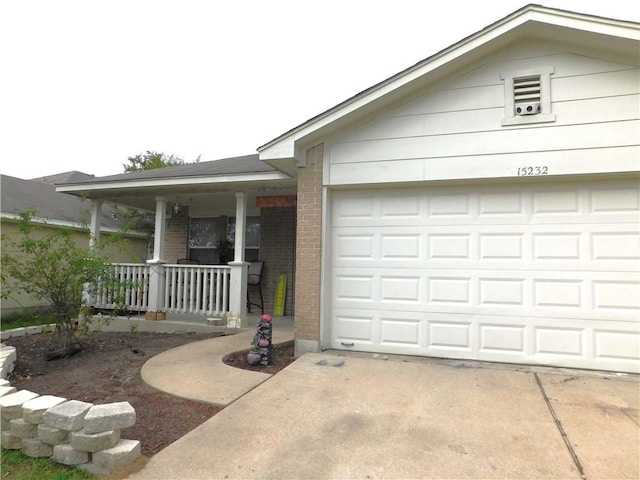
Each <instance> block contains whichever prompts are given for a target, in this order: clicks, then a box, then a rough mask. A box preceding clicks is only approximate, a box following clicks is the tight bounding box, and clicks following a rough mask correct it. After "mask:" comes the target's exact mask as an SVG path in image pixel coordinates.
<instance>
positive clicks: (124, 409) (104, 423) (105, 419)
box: [84, 402, 136, 434]
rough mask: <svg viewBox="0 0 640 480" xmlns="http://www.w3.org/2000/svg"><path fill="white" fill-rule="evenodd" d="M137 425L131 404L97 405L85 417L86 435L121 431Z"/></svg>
mask: <svg viewBox="0 0 640 480" xmlns="http://www.w3.org/2000/svg"><path fill="white" fill-rule="evenodd" d="M135 424H136V411H135V410H134V409H133V407H132V406H131V404H130V403H129V402H116V403H108V404H106V405H95V406H93V407H91V409H90V410H89V411H88V412H87V415H86V416H85V417H84V431H85V433H88V434H91V433H99V432H106V431H109V430H120V429H123V428H128V427H132V426H133V425H135Z"/></svg>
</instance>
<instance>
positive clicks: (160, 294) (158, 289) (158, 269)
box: [147, 260, 165, 315]
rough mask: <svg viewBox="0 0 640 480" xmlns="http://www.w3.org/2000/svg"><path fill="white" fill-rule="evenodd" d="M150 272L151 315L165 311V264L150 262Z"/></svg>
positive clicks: (149, 307)
mask: <svg viewBox="0 0 640 480" xmlns="http://www.w3.org/2000/svg"><path fill="white" fill-rule="evenodd" d="M147 264H148V265H149V267H150V271H149V306H148V308H147V313H148V314H149V315H154V314H157V313H158V312H164V311H165V305H164V275H165V273H164V262H163V261H161V260H160V261H158V260H148V261H147Z"/></svg>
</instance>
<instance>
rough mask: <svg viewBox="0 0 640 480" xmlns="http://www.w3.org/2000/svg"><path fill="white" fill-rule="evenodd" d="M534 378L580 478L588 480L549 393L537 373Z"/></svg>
mask: <svg viewBox="0 0 640 480" xmlns="http://www.w3.org/2000/svg"><path fill="white" fill-rule="evenodd" d="M533 376H534V377H536V383H537V384H538V388H540V392H541V393H542V397H543V398H544V401H545V403H546V404H547V408H548V409H549V413H551V417H553V421H554V422H555V424H556V427H557V429H558V431H559V432H560V435H561V436H562V440H563V441H564V444H565V445H566V446H567V450H569V454H570V455H571V458H572V459H573V463H575V465H576V468H577V469H578V473H580V478H581V479H582V480H587V477H586V475H585V474H584V469H583V468H582V464H581V463H580V459H579V458H578V455H576V452H575V450H574V449H573V446H572V445H571V442H570V441H569V437H568V436H567V432H565V431H564V428H563V427H562V422H561V421H560V419H559V418H558V415H556V412H555V410H554V409H553V405H551V401H550V400H549V397H548V396H547V392H546V391H545V390H544V387H543V386H542V382H541V381H540V377H538V374H537V373H534V374H533Z"/></svg>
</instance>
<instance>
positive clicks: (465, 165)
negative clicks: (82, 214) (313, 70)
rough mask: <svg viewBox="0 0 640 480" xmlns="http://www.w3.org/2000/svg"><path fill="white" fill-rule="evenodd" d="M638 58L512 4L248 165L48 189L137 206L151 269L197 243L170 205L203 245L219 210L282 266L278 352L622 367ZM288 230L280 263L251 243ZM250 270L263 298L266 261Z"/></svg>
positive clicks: (578, 18)
mask: <svg viewBox="0 0 640 480" xmlns="http://www.w3.org/2000/svg"><path fill="white" fill-rule="evenodd" d="M639 51H640V27H639V25H638V24H636V23H632V22H627V21H620V20H612V19H606V18H600V17H593V16H588V15H582V14H579V13H573V12H566V11H561V10H556V9H549V8H545V7H541V6H535V5H531V6H527V7H525V8H523V9H521V10H518V11H516V12H515V13H513V14H511V15H509V16H507V17H505V18H503V19H501V20H499V21H497V22H496V23H494V24H492V25H490V26H488V27H486V28H484V29H483V30H481V31H479V32H478V33H476V34H474V35H472V36H470V37H467V38H465V39H463V40H461V41H460V42H458V43H456V44H454V45H452V46H451V47H449V48H447V49H445V50H443V51H441V52H438V53H437V54H435V55H433V56H431V57H429V58H427V59H425V60H423V61H421V62H419V63H417V64H416V65H413V66H412V67H410V68H408V69H407V70H405V71H403V72H400V73H399V74H397V75H395V76H393V77H391V78H389V79H387V80H385V81H383V82H381V83H379V84H377V85H375V86H373V87H371V88H370V89H368V90H365V91H364V92H362V93H360V94H358V95H356V96H355V97H353V98H350V99H349V100H347V101H345V102H343V103H341V104H339V105H337V106H335V107H334V108H332V109H330V110H328V111H326V112H324V113H322V114H320V115H318V116H317V117H314V118H313V119H311V120H309V121H307V122H305V123H304V124H302V125H300V126H298V127H296V128H294V129H292V130H290V131H288V132H286V133H284V134H283V135H282V136H280V137H278V138H276V139H274V140H272V141H271V142H269V143H267V144H266V145H264V146H262V147H260V148H259V149H258V150H259V157H255V156H247V157H239V158H235V159H224V160H219V161H214V162H202V163H200V164H196V165H187V166H182V167H175V168H172V169H166V170H163V171H159V172H144V173H141V174H137V175H136V174H133V175H119V176H114V177H107V178H97V179H93V180H89V181H85V182H76V183H72V184H69V185H65V186H63V187H60V188H59V190H60V191H65V192H69V193H74V194H77V195H84V196H86V197H88V198H91V199H96V200H97V199H104V200H108V199H113V198H119V199H121V200H122V201H124V202H127V201H128V202H130V204H132V205H134V206H140V207H145V208H151V207H152V205H154V204H155V208H156V212H157V214H158V215H159V216H160V220H159V221H157V222H156V253H155V255H154V261H153V262H152V265H155V266H156V267H154V268H156V269H158V270H157V271H161V268H160V267H159V266H161V265H162V263H163V262H164V261H169V262H174V261H175V260H176V259H177V258H179V257H186V256H190V255H193V254H194V253H196V249H197V248H198V247H201V246H203V245H205V244H207V241H204V240H203V241H202V242H201V241H200V239H201V238H202V239H206V238H208V239H209V240H212V239H214V238H215V237H214V236H213V235H208V236H207V235H203V236H198V235H197V232H196V231H195V230H194V229H192V231H191V236H192V238H191V244H189V243H188V239H187V236H188V232H189V227H188V225H187V223H188V222H187V219H186V218H182V217H175V216H172V215H171V214H170V212H171V206H172V205H175V204H180V205H184V206H189V214H190V216H191V217H193V218H196V219H201V218H209V219H210V220H208V222H209V224H210V227H206V224H207V220H202V222H204V224H203V225H201V226H200V227H198V228H204V229H205V230H206V228H209V231H212V229H214V226H215V225H214V224H215V221H214V220H213V219H215V218H222V219H224V218H225V217H221V215H224V216H232V215H235V216H236V217H237V218H242V217H244V216H255V217H259V218H260V229H261V238H260V243H259V248H260V251H259V252H258V255H259V257H260V258H261V259H263V260H265V258H264V257H265V256H266V255H267V254H269V255H274V259H277V258H280V257H282V256H284V254H285V251H286V253H287V254H288V255H290V256H291V257H292V258H295V270H294V271H293V272H291V274H290V275H289V281H290V282H291V277H292V276H293V274H294V275H295V278H294V281H293V283H290V285H289V289H288V293H289V294H290V293H291V291H292V290H293V298H294V304H293V305H292V308H293V310H290V311H289V312H287V313H290V312H292V313H293V314H294V317H295V343H296V352H297V354H301V353H304V352H306V351H317V350H321V349H326V348H332V349H338V350H357V351H366V352H380V353H388V354H407V355H424V356H435V357H447V358H457V359H478V360H486V361H497V362H513V363H526V364H540V365H556V366H567V367H578V368H590V369H604V370H614V371H624V372H639V371H640V323H639V322H640V281H639V271H640V233H639V218H640V189H639V178H640V177H639V173H640V165H639V159H640V129H639V125H640V123H639V122H640V112H639V105H640V76H639V71H640V70H639V55H638V52H639ZM292 195H295V196H296V204H295V217H286V220H285V219H284V216H280V215H279V213H280V212H279V209H280V208H282V207H278V205H279V204H284V205H289V206H288V207H284V208H288V209H289V210H291V209H292V208H293V207H292V205H293V203H292V202H291V203H288V202H289V200H287V199H288V198H290V196H292ZM269 197H274V198H269ZM247 198H248V199H250V202H249V203H247ZM176 211H177V210H176ZM168 212H169V213H168ZM182 212H184V209H183V210H182ZM183 215H184V213H183ZM164 216H171V217H172V218H171V219H170V220H168V222H167V221H162V220H163V219H164ZM221 221H222V220H221ZM294 221H295V228H296V239H295V249H294V247H293V245H294V244H293V242H290V243H287V246H286V247H285V246H283V247H281V248H278V244H277V243H276V242H277V235H276V234H274V233H273V232H271V233H270V236H269V238H265V232H266V230H267V228H269V226H270V225H272V222H273V225H276V224H277V222H284V223H285V224H286V225H287V229H288V228H290V224H291V222H294ZM172 222H173V223H174V225H173V227H172V226H169V227H167V225H169V224H171V223H172ZM180 222H182V223H181V225H182V226H180V227H179V228H178V227H176V225H177V224H178V223H180ZM198 222H200V220H198V221H197V222H196V223H195V224H196V225H198ZM196 230H197V229H196ZM179 232H182V233H181V234H180V235H182V236H179V235H178V233H179ZM175 240H178V241H177V243H175ZM163 242H164V244H163ZM235 242H236V245H237V246H240V247H242V246H244V245H245V242H244V239H242V238H241V239H238V238H237V237H236V239H235ZM209 243H210V242H209ZM289 249H290V250H291V251H287V250H289ZM178 250H179V251H178ZM242 250H243V252H244V249H242ZM267 250H268V252H269V253H267ZM274 252H275V253H274ZM244 259H245V257H244V256H243V255H242V254H239V253H238V248H236V257H235V260H236V262H232V263H231V264H229V267H228V268H229V269H231V272H232V273H231V280H230V281H231V299H230V302H231V305H230V309H231V311H234V310H233V308H236V310H235V311H236V312H240V314H244V313H245V310H243V308H242V301H241V299H242V295H243V294H244V290H242V289H241V285H242V283H243V282H244V280H245V277H243V274H242V269H241V266H242V265H243V262H242V260H244ZM265 268H266V269H267V271H271V274H272V276H271V277H269V278H268V281H267V282H266V283H267V284H268V285H269V288H271V289H273V288H274V287H273V282H274V278H275V276H274V275H275V274H277V273H279V271H280V267H279V266H276V265H270V263H269V262H268V261H267V260H265ZM234 269H235V270H234ZM234 271H236V273H233V272H234ZM245 273H246V272H245ZM234 275H235V277H234ZM175 278H177V277H175ZM234 278H235V279H234ZM174 283H176V282H169V281H168V282H167V283H166V284H165V287H166V288H175V287H173V285H174ZM178 284H179V283H178ZM179 285H181V284H179ZM152 290H153V288H152ZM154 295H155V296H154V298H153V301H150V303H149V307H150V308H163V305H162V299H163V298H164V299H165V300H167V299H170V298H171V297H172V295H175V291H173V290H172V293H167V292H166V289H165V291H164V293H163V292H162V291H161V290H158V291H157V292H156V293H155V294H154ZM163 295H164V297H163ZM289 296H290V295H289ZM268 307H269V308H271V305H269V306H268Z"/></svg>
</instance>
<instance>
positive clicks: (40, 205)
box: [0, 172, 149, 316]
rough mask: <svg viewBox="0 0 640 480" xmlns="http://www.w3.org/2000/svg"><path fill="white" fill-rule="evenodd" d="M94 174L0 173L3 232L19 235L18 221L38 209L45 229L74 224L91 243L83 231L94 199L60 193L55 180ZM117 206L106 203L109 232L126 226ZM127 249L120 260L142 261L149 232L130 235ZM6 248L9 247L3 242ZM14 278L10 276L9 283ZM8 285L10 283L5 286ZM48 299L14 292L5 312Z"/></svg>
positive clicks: (39, 305)
mask: <svg viewBox="0 0 640 480" xmlns="http://www.w3.org/2000/svg"><path fill="white" fill-rule="evenodd" d="M92 178H93V176H91V175H87V174H86V173H81V172H66V173H61V174H59V175H52V176H49V177H42V178H38V179H33V180H23V179H20V178H15V177H10V176H7V175H0V194H1V198H0V210H1V212H0V220H1V227H2V234H3V235H9V236H15V235H16V234H18V227H19V225H18V221H19V219H20V213H22V212H24V211H27V210H33V211H34V212H36V218H37V221H38V222H42V224H43V226H44V224H45V223H46V227H44V228H51V229H55V228H59V227H70V228H73V229H77V232H75V233H74V239H75V241H76V242H78V244H79V245H83V246H88V245H89V235H88V234H87V233H86V230H85V231H82V230H81V228H82V227H83V226H85V227H86V225H88V224H89V220H90V215H89V207H90V202H85V201H82V200H81V199H79V198H77V197H74V196H72V195H67V194H64V193H58V192H56V190H55V183H59V182H60V183H64V182H73V181H84V180H91V179H92ZM120 208H121V209H120V210H118V209H114V205H113V204H105V205H104V206H103V219H104V220H103V222H102V227H101V232H102V233H103V234H109V233H113V232H116V231H119V230H121V229H122V227H123V226H124V224H125V223H124V219H123V217H122V216H121V215H120V214H122V213H124V207H120ZM127 243H128V245H127V248H126V251H122V252H120V251H113V252H111V253H112V254H113V258H114V260H116V261H122V262H124V261H126V262H136V263H137V262H140V261H145V260H146V258H147V250H148V244H149V239H148V235H147V234H144V233H140V232H131V233H129V234H128V235H127ZM3 248H5V246H4V245H3ZM10 283H11V279H10V278H9V279H7V284H10ZM5 287H6V285H5ZM47 307H48V305H47V304H46V301H44V300H41V299H35V298H33V297H32V296H30V295H28V294H25V293H23V294H17V295H12V296H11V298H9V299H7V300H3V301H2V309H1V315H2V316H6V315H8V314H11V313H15V312H17V311H19V310H21V309H22V308H30V309H45V310H46V308H47Z"/></svg>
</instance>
